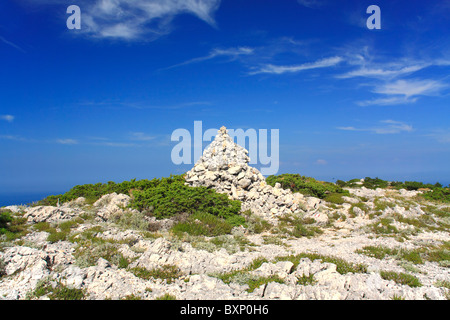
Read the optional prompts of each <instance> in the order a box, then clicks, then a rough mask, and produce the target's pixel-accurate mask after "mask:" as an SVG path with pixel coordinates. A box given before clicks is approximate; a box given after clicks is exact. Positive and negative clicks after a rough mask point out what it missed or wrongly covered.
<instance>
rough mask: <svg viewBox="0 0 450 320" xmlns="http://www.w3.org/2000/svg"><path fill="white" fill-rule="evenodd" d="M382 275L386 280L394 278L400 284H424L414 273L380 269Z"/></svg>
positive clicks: (418, 285)
mask: <svg viewBox="0 0 450 320" xmlns="http://www.w3.org/2000/svg"><path fill="white" fill-rule="evenodd" d="M380 276H381V277H382V278H383V279H384V280H393V281H394V282H396V283H398V284H405V285H408V286H410V287H414V288H415V287H421V286H422V284H421V283H420V281H419V279H417V278H416V277H414V276H413V275H410V274H407V273H403V272H400V273H398V272H394V271H380Z"/></svg>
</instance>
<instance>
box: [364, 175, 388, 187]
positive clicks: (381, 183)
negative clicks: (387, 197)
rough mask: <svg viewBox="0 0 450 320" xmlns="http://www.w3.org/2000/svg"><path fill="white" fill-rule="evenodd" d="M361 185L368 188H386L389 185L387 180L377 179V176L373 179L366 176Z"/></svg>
mask: <svg viewBox="0 0 450 320" xmlns="http://www.w3.org/2000/svg"><path fill="white" fill-rule="evenodd" d="M363 186H364V187H366V188H368V189H376V188H387V187H388V186H389V181H385V180H382V179H379V178H378V177H377V178H375V179H373V178H370V177H366V178H364V182H363Z"/></svg>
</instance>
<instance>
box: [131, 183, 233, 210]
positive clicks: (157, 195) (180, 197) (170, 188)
mask: <svg viewBox="0 0 450 320" xmlns="http://www.w3.org/2000/svg"><path fill="white" fill-rule="evenodd" d="M133 196H134V200H133V201H132V203H131V206H132V207H133V208H136V209H138V210H140V211H142V210H147V211H149V212H150V214H151V215H152V216H154V217H156V218H157V219H162V218H170V217H173V216H175V215H178V214H186V213H187V214H194V213H196V212H204V213H209V214H212V215H214V216H218V217H221V218H225V219H227V218H231V217H232V216H235V215H238V214H239V213H240V211H241V203H240V201H236V200H230V199H228V196H227V195H225V194H220V193H217V192H216V191H215V190H213V189H208V188H206V187H189V186H186V185H185V184H184V181H180V180H174V179H162V180H161V182H160V183H159V184H158V185H157V186H155V187H153V188H148V189H145V190H135V191H133Z"/></svg>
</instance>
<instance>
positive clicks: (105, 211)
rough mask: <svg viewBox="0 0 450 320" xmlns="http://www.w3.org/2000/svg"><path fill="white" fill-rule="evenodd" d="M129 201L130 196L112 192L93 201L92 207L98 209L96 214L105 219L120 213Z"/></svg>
mask: <svg viewBox="0 0 450 320" xmlns="http://www.w3.org/2000/svg"><path fill="white" fill-rule="evenodd" d="M130 201H131V198H130V196H127V195H125V194H117V193H115V192H114V193H110V194H106V195H104V196H102V197H101V198H100V199H98V200H97V201H96V202H95V203H94V207H96V208H98V209H99V210H98V211H97V216H99V217H100V218H102V219H103V220H105V221H106V220H108V219H109V218H110V217H111V216H113V215H115V214H120V213H122V212H123V210H124V209H125V208H126V207H127V206H128V205H129V203H130Z"/></svg>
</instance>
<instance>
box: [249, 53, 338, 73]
mask: <svg viewBox="0 0 450 320" xmlns="http://www.w3.org/2000/svg"><path fill="white" fill-rule="evenodd" d="M342 61H343V58H341V57H331V58H325V59H321V60H318V61H315V62H310V63H304V64H300V65H290V66H277V65H273V64H266V65H263V66H260V67H258V68H254V70H253V71H250V72H249V74H250V75H255V74H261V73H269V74H283V73H296V72H301V71H305V70H311V69H318V68H327V67H333V66H335V65H337V64H339V63H340V62H342Z"/></svg>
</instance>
